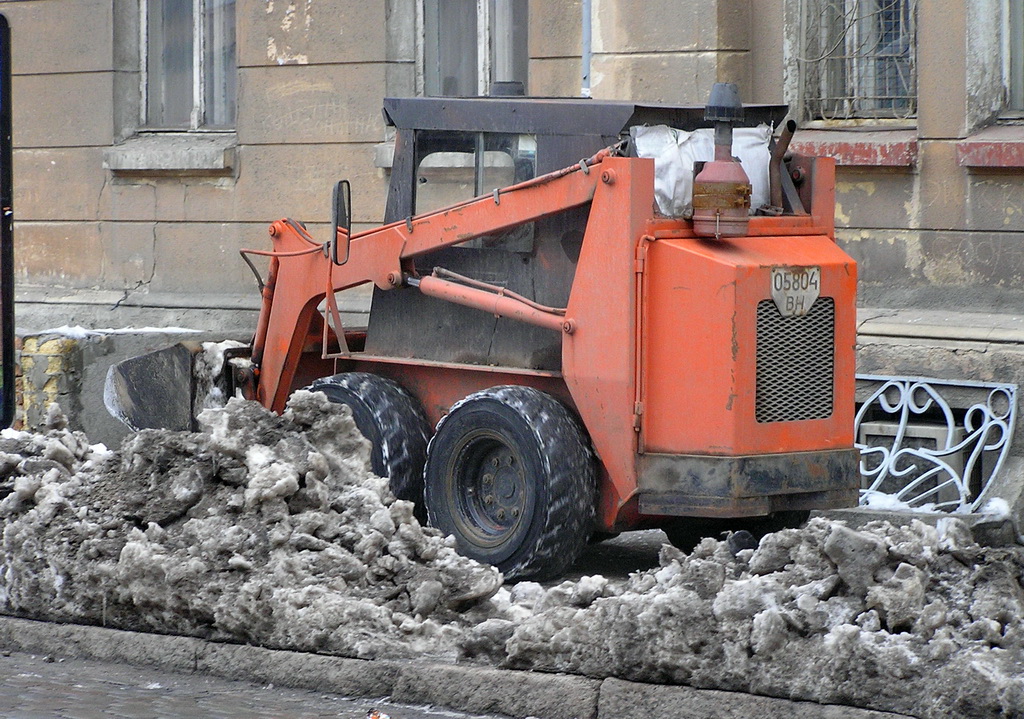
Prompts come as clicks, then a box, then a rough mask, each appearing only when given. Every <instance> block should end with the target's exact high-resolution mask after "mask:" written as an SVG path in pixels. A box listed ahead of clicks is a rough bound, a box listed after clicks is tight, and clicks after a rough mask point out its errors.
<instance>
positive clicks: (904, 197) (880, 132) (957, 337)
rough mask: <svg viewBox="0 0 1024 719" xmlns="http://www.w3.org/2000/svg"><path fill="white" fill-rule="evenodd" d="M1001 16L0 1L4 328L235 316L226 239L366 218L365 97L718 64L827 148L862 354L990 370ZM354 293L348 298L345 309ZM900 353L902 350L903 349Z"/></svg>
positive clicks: (1018, 75) (856, 2)
mask: <svg viewBox="0 0 1024 719" xmlns="http://www.w3.org/2000/svg"><path fill="white" fill-rule="evenodd" d="M1022 6H1024V2H1022V0H971V2H963V1H960V2H940V1H939V0H781V1H780V0H648V1H646V2H640V1H639V0H565V1H564V2H548V1H545V0H529V1H528V0H380V1H378V2H355V1H353V0H246V1H245V2H242V1H241V0H238V1H235V0H17V1H15V0H8V1H6V2H0V11H2V12H3V13H5V14H6V15H7V16H8V18H9V20H10V22H11V26H12V31H13V37H14V73H15V78H14V84H13V92H14V141H15V147H16V149H15V167H14V172H15V183H16V188H15V189H16V191H15V215H16V220H17V223H16V237H17V240H16V242H17V263H18V264H17V272H18V282H19V285H18V299H19V308H18V310H19V318H20V319H19V326H20V327H22V328H23V329H24V330H25V331H28V332H32V331H39V330H43V329H46V328H50V327H55V326H59V325H64V324H82V325H84V326H86V327H111V326H115V327H116V326H125V325H135V326H140V325H165V326H166V325H176V326H187V327H194V328H196V329H202V330H206V331H208V332H211V333H214V334H216V333H221V334H233V335H240V336H244V335H246V334H247V333H249V332H251V329H252V326H253V324H254V317H255V311H256V309H257V307H258V303H259V295H258V292H257V289H256V282H255V280H254V278H253V277H252V274H251V272H250V270H249V269H248V268H247V267H246V265H245V264H244V263H243V262H242V261H241V259H240V258H239V257H238V249H239V248H241V247H266V246H267V245H268V240H267V236H266V227H267V224H268V223H269V222H271V221H273V220H275V219H278V218H280V217H283V216H290V217H293V218H295V219H298V220H301V221H303V222H305V223H306V224H307V225H308V227H309V229H310V231H311V232H312V234H313V236H314V237H324V238H325V239H326V237H327V233H328V231H329V227H328V224H329V218H330V190H331V185H332V183H333V182H334V181H335V180H337V179H341V178H347V179H349V180H350V181H351V182H352V187H353V206H354V219H355V223H356V224H355V226H356V229H358V228H359V227H363V226H370V225H372V224H374V223H377V222H379V221H380V220H381V218H382V216H383V210H384V199H385V192H386V187H387V181H388V175H389V166H390V152H391V147H390V145H389V134H388V128H387V127H386V126H385V123H384V121H383V118H382V115H381V100H382V98H383V97H385V96H408V95H416V94H431V95H444V94H458V95H471V94H487V93H493V92H514V91H515V90H516V88H517V87H518V86H519V85H521V86H522V89H524V90H525V91H526V92H527V94H530V95H536V96H577V95H580V94H581V93H586V92H589V93H590V94H591V95H592V96H593V97H595V98H601V99H630V100H637V101H643V102H664V103H679V104H692V105H702V104H703V103H704V101H705V100H706V97H707V93H708V90H709V88H710V86H711V84H712V83H713V82H715V81H729V82H736V83H738V84H739V86H740V90H741V93H742V97H743V99H744V101H745V102H748V103H769V104H777V103H784V102H785V103H789V104H790V106H791V108H792V112H793V115H794V117H795V118H796V119H797V120H799V122H800V125H801V129H800V130H799V131H798V133H797V137H796V139H795V140H794V142H795V145H794V146H795V147H796V149H798V150H800V151H803V152H813V153H817V154H825V155H831V156H833V157H835V158H836V160H837V163H838V178H837V207H836V213H837V225H838V230H837V234H838V239H839V241H840V242H841V244H842V245H843V246H844V248H845V249H847V251H848V252H850V253H851V254H852V255H853V256H854V257H855V258H856V259H857V260H858V261H859V263H860V277H861V285H860V287H861V300H860V301H861V305H862V308H863V313H864V318H865V324H864V327H863V332H864V338H865V339H864V351H863V352H862V356H863V358H864V364H865V368H867V369H871V370H881V369H890V370H899V371H901V372H904V373H922V374H924V373H930V374H939V375H948V376H949V378H952V379H956V378H964V379H972V378H973V379H1000V380H1002V381H1015V378H1016V376H1017V374H1018V372H1019V370H1018V369H1017V366H1018V365H1017V362H1016V359H1017V356H1016V354H1015V353H1016V351H1017V348H1018V345H1019V343H1020V342H1021V341H1024V325H1021V324H1019V323H1018V322H1017V317H1016V315H1017V314H1018V308H1020V307H1021V306H1022V302H1024V241H1022V239H1021V238H1022V235H1021V234H1020V233H1021V232H1022V231H1024V192H1022V190H1024V28H1022V24H1024V7H1022ZM584 17H588V18H589V20H590V22H589V42H587V40H586V38H587V35H588V33H585V32H584V30H583V28H584V22H583V20H584ZM587 49H589V51H590V52H589V62H584V58H585V56H586V55H587V53H586V50H587ZM367 298H368V294H367V293H365V292H356V293H355V294H354V295H352V296H350V297H348V298H346V300H345V309H347V310H348V311H350V312H359V311H360V310H361V309H363V308H365V305H366V302H367ZM965 313H968V314H965ZM901 327H903V328H905V329H901ZM908 337H910V338H916V339H913V340H911V341H910V344H907V341H908V340H907V338H908ZM996 337H998V338H1002V339H1000V340H997V341H998V342H1001V343H1002V344H999V345H998V346H996V347H994V349H993V352H992V353H991V354H990V356H989V360H991V359H992V357H994V356H995V355H997V354H999V353H1000V352H1002V353H1004V355H1005V352H1010V354H1008V355H1005V356H1004V355H999V356H1000V357H1003V359H1002V360H999V361H996V362H991V361H987V362H973V361H972V362H967V361H965V359H964V357H965V356H966V354H965V352H967V349H971V348H974V350H977V351H982V352H983V353H984V352H988V350H989V349H992V347H990V345H988V344H986V343H989V342H991V341H993V338H996ZM871 338H889V339H878V340H877V341H876V340H875V339H871ZM894 342H903V343H904V344H903V345H900V347H901V348H902V349H900V348H897V349H893V347H894V346H895V345H894V344H893V343H894ZM914 342H916V343H918V344H914ZM957 342H959V343H961V345H955V343H957ZM949 343H954V344H949ZM153 344H156V342H154V343H153ZM919 345H920V346H921V347H926V348H927V349H928V353H927V356H926V355H925V354H922V353H920V352H918V351H917V350H914V349H906V348H907V347H911V348H912V347H918V346H919ZM872 347H876V349H877V348H879V347H881V348H882V349H877V351H874V350H872V349H871V348H872ZM943 348H945V349H943ZM964 348H967V349H964ZM979 348H980V349H979ZM946 349H948V351H949V352H948V353H946ZM118 351H119V350H111V351H110V352H107V354H117V352H118ZM972 351H973V350H972ZM900 358H902V359H900Z"/></svg>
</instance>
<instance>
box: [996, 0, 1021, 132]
mask: <svg viewBox="0 0 1024 719" xmlns="http://www.w3.org/2000/svg"><path fill="white" fill-rule="evenodd" d="M1001 4H1002V16H1003V22H1002V27H1003V30H1004V32H1003V37H1002V47H1001V48H1000V51H1001V54H1002V60H1003V83H1004V88H1005V93H1006V101H1005V105H1004V108H1003V109H1004V113H1005V114H1007V115H1012V116H1017V117H1019V116H1021V115H1022V114H1024V0H1002V3H1001Z"/></svg>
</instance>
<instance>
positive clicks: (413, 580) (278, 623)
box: [0, 392, 501, 658]
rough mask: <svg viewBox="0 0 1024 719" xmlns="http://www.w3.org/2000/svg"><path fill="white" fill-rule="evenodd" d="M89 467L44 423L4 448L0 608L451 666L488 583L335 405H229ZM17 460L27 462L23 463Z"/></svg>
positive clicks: (493, 574)
mask: <svg viewBox="0 0 1024 719" xmlns="http://www.w3.org/2000/svg"><path fill="white" fill-rule="evenodd" d="M200 422H201V424H202V425H203V430H204V431H203V432H202V433H199V434H191V433H184V432H165V431H156V430H145V431H142V432H139V433H137V434H135V435H133V436H131V437H129V438H128V439H127V440H125V442H124V444H123V445H122V448H121V451H120V452H119V453H118V454H117V455H114V456H110V457H108V458H106V459H99V460H97V457H96V456H95V452H93V451H92V450H91V449H89V447H88V444H87V443H86V441H85V439H84V437H82V436H81V435H78V434H76V433H73V432H69V431H68V430H67V428H66V427H64V426H62V425H61V424H59V423H57V424H55V425H54V426H51V428H50V430H49V431H48V432H47V434H46V435H45V436H39V435H28V434H21V435H15V434H12V435H11V436H10V438H5V439H3V440H0V452H2V453H3V454H0V462H2V476H3V477H5V478H6V479H4V480H3V481H4V482H5V484H4V486H5V487H7V491H8V492H9V493H8V494H7V496H6V497H5V498H4V499H3V501H2V502H0V519H2V521H3V522H4V534H3V546H2V554H0V564H2V569H0V608H2V610H3V611H5V612H7V613H13V614H18V615H22V616H30V617H37V618H43V619H52V620H60V621H77V622H85V623H96V624H103V625H106V626H112V627H121V628H127V629H138V630H148V631H156V632H163V633H174V634H190V635H195V636H202V637H210V638H217V639H228V640H235V641H245V642H251V643H254V644H260V645H263V646H269V647H281V648H285V647H287V648H292V649H300V650H305V651H320V652H328V653H336V654H344V655H348V656H356V657H377V656H387V657H392V658H393V657H402V656H412V655H414V654H416V655H418V654H422V653H427V654H432V655H438V656H445V655H451V654H452V653H453V652H454V651H455V646H456V643H455V642H456V639H457V637H458V635H459V630H458V627H459V626H460V625H461V624H465V623H471V622H475V621H476V619H475V618H474V617H473V613H472V612H471V611H469V612H467V610H471V609H472V608H473V607H474V606H475V605H477V604H478V603H480V602H481V601H482V600H484V599H486V598H488V597H490V596H491V595H492V594H494V592H495V591H496V590H497V589H498V588H499V587H500V585H501V577H500V575H499V574H498V572H497V571H496V570H494V569H492V568H490V567H485V566H482V565H479V564H477V563H475V562H472V561H470V560H467V559H465V558H463V557H460V556H459V555H457V554H456V553H455V550H454V549H453V548H452V546H451V545H450V544H449V543H448V542H446V541H445V540H444V539H443V538H442V537H440V536H439V535H438V533H436V532H434V531H433V530H424V529H423V528H421V527H420V525H419V524H418V523H417V522H416V521H415V519H414V518H413V515H412V505H411V504H409V503H408V502H403V501H396V500H395V499H394V497H393V496H392V495H391V492H390V490H389V489H388V487H387V482H386V480H383V479H380V478H378V477H375V476H374V475H372V474H371V473H370V472H369V470H368V445H367V443H366V440H364V439H363V438H362V437H361V436H360V435H359V434H358V432H357V431H356V429H355V425H354V423H353V422H352V420H351V415H350V413H349V411H348V408H347V407H342V406H339V405H331V404H330V403H329V402H327V400H326V398H324V397H323V395H320V394H311V393H308V392H300V393H297V394H296V396H295V397H294V398H293V400H292V401H291V403H290V404H289V408H288V410H287V411H286V412H285V414H284V415H283V416H281V417H277V416H275V415H273V414H272V413H270V412H268V411H266V410H264V409H263V408H262V407H260V406H259V405H256V404H254V403H250V402H243V401H240V400H231V401H229V403H228V405H227V406H226V407H225V408H224V409H220V410H209V411H207V412H204V413H203V414H202V415H201V417H200ZM23 457H24V459H23Z"/></svg>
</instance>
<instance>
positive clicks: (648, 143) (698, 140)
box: [633, 124, 771, 217]
mask: <svg viewBox="0 0 1024 719" xmlns="http://www.w3.org/2000/svg"><path fill="white" fill-rule="evenodd" d="M633 137H634V140H635V146H636V152H637V155H638V156H640V157H651V158H654V196H655V199H656V200H657V203H658V211H659V212H660V213H661V214H663V215H667V216H668V217H682V216H684V215H689V214H690V212H691V211H692V209H693V166H694V163H695V162H700V161H705V162H709V161H711V160H714V159H715V131H714V130H713V129H711V128H701V129H699V130H695V131H693V132H687V131H686V130H676V129H674V128H671V127H668V126H667V125H654V126H653V127H636V128H633ZM770 139H771V129H770V128H769V127H768V126H767V125H763V124H762V125H759V126H757V127H737V128H734V129H733V136H732V153H733V155H734V156H736V157H738V158H739V159H740V164H741V165H742V166H743V170H744V172H746V173H747V177H749V178H750V187H751V192H750V214H754V212H755V211H756V210H757V208H759V207H761V206H763V205H767V204H768V201H769V189H768V164H769V162H770V160H771V153H770V152H769V151H768V141H769V140H770Z"/></svg>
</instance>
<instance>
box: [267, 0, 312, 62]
mask: <svg viewBox="0 0 1024 719" xmlns="http://www.w3.org/2000/svg"><path fill="white" fill-rule="evenodd" d="M274 9H275V8H274V2H273V0H268V2H267V14H268V15H273V14H275V13H274ZM279 27H280V30H279V31H277V32H275V33H274V34H273V35H271V36H270V37H268V38H267V59H268V60H270V61H271V62H274V63H277V64H278V65H308V64H309V55H308V54H307V53H306V52H303V50H304V49H306V47H307V46H308V44H309V42H310V30H311V29H312V27H313V0H302V2H301V3H299V2H296V0H291V1H290V2H289V3H288V6H287V7H286V8H285V10H284V14H283V16H282V17H281V19H280V25H279Z"/></svg>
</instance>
